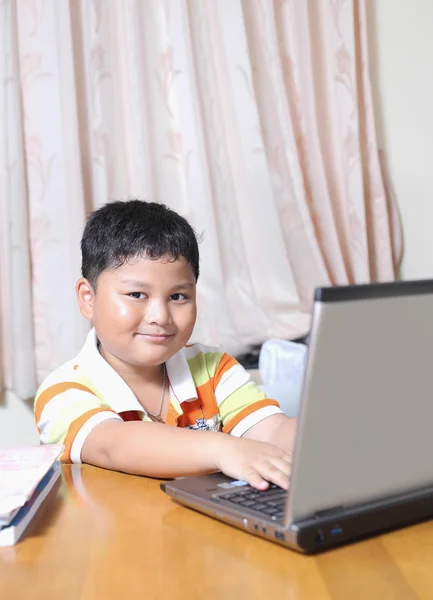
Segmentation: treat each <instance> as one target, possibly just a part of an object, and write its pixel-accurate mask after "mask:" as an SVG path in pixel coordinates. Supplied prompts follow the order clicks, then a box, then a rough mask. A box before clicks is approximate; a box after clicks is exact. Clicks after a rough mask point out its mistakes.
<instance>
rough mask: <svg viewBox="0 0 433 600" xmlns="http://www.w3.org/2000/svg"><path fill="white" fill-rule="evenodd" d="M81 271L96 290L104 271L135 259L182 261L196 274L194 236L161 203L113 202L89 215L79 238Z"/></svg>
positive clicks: (172, 211) (185, 221)
mask: <svg viewBox="0 0 433 600" xmlns="http://www.w3.org/2000/svg"><path fill="white" fill-rule="evenodd" d="M81 256H82V264H81V272H82V274H83V277H85V278H86V279H88V281H89V282H90V283H91V285H92V287H93V288H94V289H96V284H97V280H98V277H99V275H100V274H101V273H102V272H103V271H109V270H115V269H117V268H118V267H121V266H122V265H123V264H125V263H126V262H128V261H129V260H131V259H134V258H141V257H146V258H149V259H154V260H157V259H159V258H163V257H167V258H169V260H173V261H175V260H177V259H179V258H184V259H185V260H186V262H187V263H189V265H190V266H191V269H192V271H193V273H194V276H195V279H196V280H197V279H198V275H199V250H198V242H197V236H196V233H195V231H194V229H193V228H192V226H191V225H190V224H189V223H188V221H187V220H186V219H184V218H183V217H181V216H180V215H179V214H178V213H176V212H175V211H174V210H171V209H170V208H168V207H167V206H165V205H164V204H158V203H156V202H145V201H143V200H127V201H124V202H123V201H115V202H109V203H108V204H105V205H104V206H102V207H101V208H98V209H97V210H95V211H94V212H93V213H91V215H90V217H89V220H88V221H87V224H86V226H85V228H84V232H83V237H82V238H81Z"/></svg>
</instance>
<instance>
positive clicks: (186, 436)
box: [81, 419, 290, 489]
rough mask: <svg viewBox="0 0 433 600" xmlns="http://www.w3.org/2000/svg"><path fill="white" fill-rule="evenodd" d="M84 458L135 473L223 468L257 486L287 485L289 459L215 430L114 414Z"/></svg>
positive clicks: (89, 441)
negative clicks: (122, 419)
mask: <svg viewBox="0 0 433 600" xmlns="http://www.w3.org/2000/svg"><path fill="white" fill-rule="evenodd" d="M81 460H82V462H86V463H89V464H93V465H97V466H100V467H104V468H106V469H114V470H116V471H123V472H126V473H133V474H136V475H148V476H150V477H161V478H171V477H178V476H184V475H199V474H203V473H211V472H212V471H218V470H221V471H223V472H224V473H225V474H226V475H229V476H230V477H233V478H235V479H241V480H245V481H248V483H250V485H252V486H254V487H256V488H258V489H266V488H267V487H268V485H269V484H268V482H271V483H275V484H276V485H279V486H280V487H283V488H286V489H287V487H288V474H289V470H290V458H289V455H288V454H287V452H285V451H284V450H282V449H280V448H277V447H276V446H274V445H271V444H267V443H263V442H260V441H256V440H248V439H242V438H235V437H233V436H229V435H226V434H223V433H217V432H211V431H192V430H189V429H182V428H178V427H171V426H168V425H162V424H159V423H146V422H140V421H129V422H123V421H120V420H118V419H110V420H107V421H104V422H102V423H100V424H99V425H97V426H96V427H95V428H94V429H92V431H91V432H90V433H89V435H88V436H87V438H86V440H85V442H84V445H83V448H82V451H81Z"/></svg>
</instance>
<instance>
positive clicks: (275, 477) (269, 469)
mask: <svg viewBox="0 0 433 600" xmlns="http://www.w3.org/2000/svg"><path fill="white" fill-rule="evenodd" d="M260 475H261V476H262V477H263V478H264V479H265V480H266V481H269V482H270V483H274V484H275V485H278V487H281V488H283V489H284V490H287V489H288V488H289V476H288V474H287V471H286V470H285V469H284V470H283V471H282V470H280V469H279V468H278V467H277V466H276V465H274V464H272V463H268V464H267V465H266V466H265V468H264V469H263V470H261V471H260Z"/></svg>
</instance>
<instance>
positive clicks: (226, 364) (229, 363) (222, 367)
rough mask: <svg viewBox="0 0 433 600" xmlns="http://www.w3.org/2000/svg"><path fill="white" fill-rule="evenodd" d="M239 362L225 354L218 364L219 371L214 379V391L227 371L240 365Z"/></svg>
mask: <svg viewBox="0 0 433 600" xmlns="http://www.w3.org/2000/svg"><path fill="white" fill-rule="evenodd" d="M238 364H239V363H238V361H237V360H236V359H235V358H233V356H230V355H229V354H226V353H224V354H223V355H222V357H221V360H220V361H219V363H218V367H217V370H216V371H215V375H214V377H213V389H214V390H216V388H217V386H218V384H219V382H220V381H221V378H222V376H223V375H224V373H225V372H226V371H228V370H229V369H231V368H232V367H234V366H235V365H238Z"/></svg>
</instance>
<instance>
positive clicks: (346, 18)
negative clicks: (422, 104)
mask: <svg viewBox="0 0 433 600" xmlns="http://www.w3.org/2000/svg"><path fill="white" fill-rule="evenodd" d="M0 40H1V41H0V48H1V55H0V64H1V67H0V69H1V75H2V82H3V83H2V87H1V89H2V101H1V102H0V135H1V140H2V141H1V143H0V147H1V150H0V210H1V222H0V243H1V257H0V268H1V270H0V302H1V344H0V352H1V359H0V360H1V373H2V386H3V387H8V388H11V389H13V390H14V391H15V392H16V393H17V394H18V395H19V396H21V397H28V396H31V395H32V394H33V393H34V391H35V388H36V385H37V383H38V382H39V381H41V379H42V378H43V377H45V376H46V375H47V374H48V373H49V372H50V371H51V370H52V369H54V368H55V367H57V366H58V365H59V364H61V363H62V362H63V361H65V360H67V359H69V358H71V357H72V356H73V355H74V354H75V353H76V352H77V351H78V350H79V348H80V346H81V344H82V342H83V339H84V335H85V332H86V331H87V329H88V327H89V324H88V323H87V322H85V320H84V319H83V318H82V317H81V316H80V314H79V312H78V309H77V306H76V301H75V293H74V283H75V280H76V279H77V278H78V276H79V270H80V252H79V240H80V236H81V232H82V228H83V226H84V223H85V218H86V215H87V214H88V213H89V212H90V211H91V210H93V209H94V208H97V207H99V206H101V205H102V204H103V203H105V202H107V201H110V200H114V199H128V198H133V197H138V198H145V199H149V200H153V201H157V202H163V203H165V204H167V205H168V206H170V207H171V208H173V209H174V210H177V211H178V212H180V213H181V214H182V215H184V216H185V217H186V218H188V219H189V220H190V222H191V223H192V225H193V226H194V227H195V228H196V230H197V232H198V233H199V234H200V235H201V236H202V238H203V241H202V243H201V245H200V249H201V273H202V275H201V276H200V280H199V286H198V303H199V318H198V322H197V326H196V329H195V332H194V340H200V341H202V342H203V343H208V344H217V345H221V346H223V347H224V348H225V349H227V350H228V351H230V352H232V353H235V354H236V353H237V352H241V351H244V350H246V349H247V348H248V347H249V346H250V345H252V344H257V343H261V342H263V341H264V340H266V339H267V338H269V337H281V338H292V339H293V338H295V337H297V336H300V335H303V334H305V333H306V332H307V331H308V329H309V326H310V312H311V303H312V297H313V290H314V288H315V287H316V286H318V285H332V284H345V283H358V282H368V281H376V280H387V279H393V278H394V265H393V255H394V254H395V253H396V249H395V247H393V240H396V239H397V240H398V220H397V219H396V216H395V211H394V208H393V205H392V203H391V202H390V199H389V198H388V199H387V197H386V195H385V191H384V184H383V179H382V175H381V170H380V163H379V157H378V152H377V147H376V136H375V130H374V116H373V110H372V102H371V90H370V78H369V73H368V56H367V44H366V25H365V3H364V0H346V1H343V0H273V1H272V0H230V1H229V2H228V1H226V0H152V1H143V0H110V2H106V1H104V0H69V1H66V0H65V1H62V2H58V1H57V0H32V1H29V0H16V1H12V0H6V1H4V2H3V3H1V4H0Z"/></svg>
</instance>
